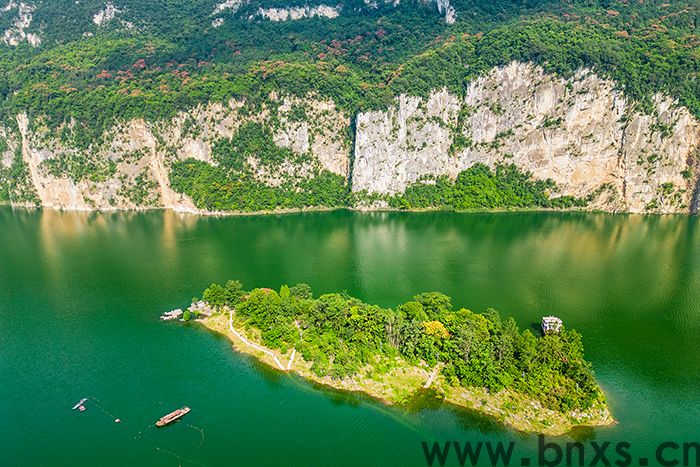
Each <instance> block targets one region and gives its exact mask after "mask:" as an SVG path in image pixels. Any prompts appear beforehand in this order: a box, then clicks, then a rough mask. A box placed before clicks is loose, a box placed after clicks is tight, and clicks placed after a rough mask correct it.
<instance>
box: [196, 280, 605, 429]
mask: <svg viewBox="0 0 700 467" xmlns="http://www.w3.org/2000/svg"><path fill="white" fill-rule="evenodd" d="M183 319H184V320H185V321H190V320H197V321H198V322H200V323H202V324H204V325H205V326H206V327H207V328H209V329H212V330H214V331H217V332H220V333H222V334H224V335H226V336H227V337H228V338H229V339H231V341H232V342H233V344H234V348H235V349H236V350H238V351H241V352H244V353H249V354H252V355H254V356H256V357H257V358H259V359H260V360H261V361H263V362H265V363H267V364H269V365H271V366H273V367H276V368H279V369H281V370H283V371H293V372H295V373H297V374H299V375H301V376H302V377H304V378H306V379H309V380H312V381H315V382H317V383H320V384H323V385H327V386H330V387H333V388H337V389H342V390H348V391H356V392H362V393H365V394H367V395H369V396H371V397H373V398H376V399H379V400H381V401H383V402H384V403H387V404H392V405H401V404H405V403H408V402H409V401H410V400H412V399H413V398H414V397H416V396H428V397H435V398H438V399H442V400H444V401H445V402H446V403H448V404H453V405H455V406H460V407H466V408H469V409H473V410H476V411H478V412H481V413H484V414H487V415H489V416H492V417H494V418H496V419H497V420H499V421H501V422H503V423H505V424H506V425H509V426H511V427H513V428H515V429H518V430H522V431H530V432H538V433H546V434H552V435H554V434H563V433H565V432H567V431H568V430H570V429H571V428H572V427H574V426H578V425H587V426H599V425H608V424H611V423H614V420H613V418H612V416H611V414H610V411H609V409H608V407H607V405H606V399H605V395H604V394H603V391H602V390H601V388H600V387H599V386H598V384H597V382H596V380H595V377H594V373H593V370H592V368H591V364H590V363H589V362H587V361H586V360H585V359H584V352H583V345H582V342H581V336H580V335H579V334H578V333H577V332H576V331H574V330H569V329H562V330H561V332H559V333H556V334H547V335H535V334H534V333H533V332H531V331H530V330H529V329H525V330H524V331H523V330H521V329H519V327H518V325H517V324H516V322H515V320H513V319H512V318H505V319H503V318H501V316H500V315H499V313H498V312H497V311H496V310H493V309H488V310H486V311H485V312H484V313H473V312H471V311H469V310H467V309H465V308H460V309H454V307H453V305H452V302H451V299H450V297H448V296H446V295H444V294H442V293H439V292H428V293H421V294H419V295H416V296H415V297H413V299H412V300H410V301H407V302H406V303H403V304H401V305H398V306H397V307H396V308H395V309H388V308H382V307H380V306H377V305H372V304H368V303H364V302H362V301H361V300H359V299H357V298H354V297H351V296H349V295H347V294H345V293H329V294H324V295H321V296H319V297H317V298H314V296H313V294H312V291H311V288H310V287H309V286H308V285H306V284H297V285H295V286H293V287H289V286H287V285H283V286H282V287H281V289H280V290H279V291H275V290H272V289H268V288H257V289H253V290H251V291H245V290H244V289H243V287H242V285H241V283H240V282H239V281H229V282H227V283H226V284H225V285H220V284H212V285H211V286H210V287H208V288H207V289H206V290H204V292H203V294H202V299H201V300H199V299H195V300H193V304H192V306H191V307H190V308H189V309H188V310H187V311H185V312H184V316H183Z"/></svg>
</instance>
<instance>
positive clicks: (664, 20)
mask: <svg viewBox="0 0 700 467" xmlns="http://www.w3.org/2000/svg"><path fill="white" fill-rule="evenodd" d="M49 3H50V4H47V3H42V4H40V5H39V6H38V7H37V8H36V10H35V12H34V20H33V23H32V24H34V25H36V27H38V30H37V34H39V35H40V36H43V39H42V42H41V45H39V46H38V47H33V46H30V45H29V44H27V43H26V42H20V43H19V45H17V46H14V47H13V46H7V45H5V46H2V53H0V98H2V100H3V103H2V105H1V106H0V110H2V113H3V115H5V117H6V118H12V117H14V115H15V114H16V113H17V112H20V111H27V112H28V113H29V114H30V115H45V116H47V117H49V118H50V123H52V124H55V125H57V124H59V123H61V122H64V121H67V120H68V119H70V118H74V119H76V120H77V121H78V122H82V123H84V125H76V126H75V127H74V130H73V134H71V135H68V136H69V137H71V138H73V139H74V140H75V142H76V143H81V144H83V145H85V146H87V145H89V144H90V143H91V142H93V141H94V138H95V137H96V135H97V134H98V132H101V131H102V130H103V129H104V128H105V127H106V126H109V125H112V124H113V123H114V121H115V120H120V119H128V118H133V117H138V116H144V117H147V118H148V119H151V120H158V119H163V118H168V117H172V116H173V115H174V113H175V112H177V111H178V110H181V109H184V108H188V107H191V106H193V105H195V104H196V103H199V102H203V101H209V100H214V101H226V100H228V99H230V98H232V97H239V98H247V99H251V100H253V101H263V100H265V99H266V96H268V95H269V93H270V92H271V91H273V90H275V91H278V92H281V93H290V94H297V95H304V94H307V93H308V92H311V91H313V92H317V93H318V94H320V95H323V96H327V97H330V98H332V99H333V100H334V101H335V102H336V103H338V104H339V105H340V106H341V107H343V108H345V109H347V110H348V111H350V112H351V113H353V112H357V111H358V110H364V109H369V108H377V107H381V106H384V105H386V104H387V103H389V102H390V101H391V98H392V97H393V96H394V95H396V94H399V93H409V94H416V95H424V94H426V93H428V92H429V91H430V90H432V89H436V88H441V87H445V86H446V87H448V88H450V89H451V90H453V91H455V92H457V93H461V92H463V91H464V89H465V88H466V86H467V84H468V83H469V81H470V80H471V79H473V78H474V77H475V76H478V75H479V74H481V73H483V72H484V71H486V70H488V69H489V68H491V67H493V66H495V65H502V64H505V63H508V62H509V61H511V60H516V59H517V60H522V61H532V62H535V63H538V64H540V65H542V66H544V67H545V68H546V69H547V70H549V71H555V72H558V73H561V74H569V73H572V72H573V71H575V70H577V69H578V68H580V67H583V66H587V67H593V68H595V69H596V70H597V71H598V72H599V73H601V74H603V75H606V76H610V77H612V78H614V79H615V80H617V82H618V83H619V84H620V86H621V87H623V88H624V89H625V90H626V92H627V93H628V94H629V95H631V96H633V97H634V98H636V99H638V101H639V102H640V103H641V104H642V105H643V106H645V105H646V106H647V107H648V103H649V101H650V98H651V96H652V95H653V93H654V92H657V91H663V92H666V93H668V94H670V95H672V96H674V97H676V98H678V99H679V101H680V102H681V103H682V104H684V105H686V106H688V107H689V108H690V109H691V110H692V111H693V112H694V113H695V114H696V115H700V97H699V96H700V81H699V80H698V71H699V68H700V52H699V50H700V47H698V45H699V44H700V42H699V39H698V36H697V31H696V27H697V21H698V10H697V4H696V2H693V1H687V0H681V1H670V2H661V1H649V2H644V3H639V2H617V1H613V0H574V1H567V2H564V1H555V0H539V1H538V0H528V1H518V0H497V1H494V2H487V4H484V2H475V1H471V0H463V1H460V2H456V3H454V4H453V6H454V8H455V9H456V11H457V15H456V22H455V23H454V24H450V25H448V24H445V21H444V18H442V17H441V16H440V15H439V14H438V12H437V11H436V6H435V4H433V3H427V4H423V3H421V2H406V3H401V4H400V5H398V6H397V7H393V6H391V5H390V4H384V5H381V6H378V7H377V8H376V9H371V8H367V7H366V5H365V4H364V3H363V2H357V4H355V3H353V2H349V3H347V4H344V5H343V10H342V13H343V14H341V15H340V16H338V17H337V18H333V19H329V18H309V19H302V20H298V21H284V22H272V21H267V20H262V19H256V17H255V16H253V17H251V16H250V14H252V12H254V11H255V10H256V9H257V8H258V7H259V6H261V5H262V6H266V7H268V6H280V5H286V6H290V5H294V4H295V3H294V2H281V1H273V2H269V4H268V3H265V4H264V5H263V4H260V3H248V2H242V3H243V6H242V7H241V8H242V9H241V10H240V11H237V12H235V13H234V12H233V11H229V10H225V11H222V13H221V15H219V16H221V19H222V20H223V21H224V22H223V24H222V25H221V26H220V27H216V28H215V27H213V26H212V24H211V22H212V18H213V17H214V16H216V15H214V16H212V15H213V13H212V12H214V11H216V3H215V2H212V1H204V0H199V1H195V2H183V1H182V0H167V1H161V2H158V5H157V6H155V5H153V4H150V3H143V2H135V1H124V2H122V3H119V4H117V5H115V7H116V8H117V9H118V13H116V15H115V19H113V20H112V21H110V22H109V23H107V24H103V25H100V26H96V25H95V24H93V22H92V21H91V19H92V16H91V14H90V12H97V11H98V10H99V9H100V8H102V7H103V5H104V4H103V3H101V2H96V1H86V2H80V4H79V5H76V6H74V5H73V3H74V2H49ZM63 3H66V5H62V4H63ZM117 3H118V2H117ZM68 4H70V6H69V5H68ZM13 11H14V10H10V11H8V12H5V13H2V15H0V17H1V18H6V19H7V18H10V16H9V15H11V14H12V12H13ZM248 13H250V14H248ZM93 14H94V13H93ZM5 26H8V25H7V24H6V25H5ZM127 26H128V27H127ZM84 132H88V133H90V132H91V133H92V134H83V133H84Z"/></svg>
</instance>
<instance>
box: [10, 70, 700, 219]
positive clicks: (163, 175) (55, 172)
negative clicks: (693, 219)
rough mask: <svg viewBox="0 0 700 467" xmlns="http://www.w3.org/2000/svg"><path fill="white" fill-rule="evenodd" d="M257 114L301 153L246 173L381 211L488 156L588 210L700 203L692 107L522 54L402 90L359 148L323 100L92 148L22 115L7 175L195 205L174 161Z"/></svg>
mask: <svg viewBox="0 0 700 467" xmlns="http://www.w3.org/2000/svg"><path fill="white" fill-rule="evenodd" d="M251 122H255V123H256V124H259V125H262V126H264V127H265V128H267V129H269V130H270V132H271V134H272V139H273V141H272V142H271V143H270V144H274V145H276V146H278V147H282V148H288V149H289V150H290V151H291V152H290V154H294V155H296V156H294V157H289V158H288V159H287V160H285V161H282V162H281V163H276V164H270V163H268V161H266V160H263V159H260V158H256V157H255V156H249V157H248V158H247V159H246V160H245V161H244V164H243V166H244V170H245V171H247V172H248V173H250V174H252V176H253V177H254V179H255V180H256V181H257V183H260V184H263V185H267V186H271V187H275V186H280V185H282V184H286V183H288V182H290V181H292V182H294V181H299V180H305V179H309V178H313V177H314V176H316V175H317V174H318V173H319V170H322V171H327V172H330V173H332V174H337V175H340V176H342V177H344V178H345V179H347V180H349V181H350V182H351V187H352V190H353V191H354V192H358V193H367V194H376V195H378V196H376V197H375V198H373V199H374V201H373V202H372V204H369V205H365V206H358V207H370V208H371V207H382V206H383V205H384V204H383V203H382V201H381V199H382V197H384V198H385V197H386V196H389V195H393V194H397V193H401V192H402V191H403V190H405V189H406V187H408V186H411V185H412V184H416V183H429V180H426V177H430V176H437V175H447V176H448V177H450V178H453V179H454V178H455V177H456V176H457V174H459V172H460V171H463V170H465V169H467V168H469V167H470V166H472V165H474V164H475V163H478V162H481V163H484V164H487V165H490V166H495V165H497V164H511V163H512V164H515V165H517V166H518V167H519V168H520V169H521V170H523V171H529V172H532V174H533V176H534V178H536V179H552V180H553V181H554V182H555V183H556V184H557V190H558V192H557V195H571V196H575V197H577V198H588V199H590V200H591V203H590V204H589V207H590V208H591V209H602V210H607V211H628V212H663V213H669V212H688V211H690V210H691V209H692V207H693V204H694V202H695V201H696V200H695V198H694V193H695V192H696V189H695V187H696V184H697V180H698V172H699V170H698V160H699V159H700V151H699V148H700V123H699V122H698V121H697V120H696V119H695V118H694V117H693V116H692V115H691V114H690V113H689V112H688V111H687V110H686V109H684V108H682V107H679V106H678V105H676V104H675V103H674V102H672V101H671V100H669V99H668V98H666V97H663V96H660V95H659V96H655V97H654V108H653V111H652V112H646V113H644V112H641V111H640V110H638V109H637V105H636V104H635V103H634V102H632V101H630V100H628V99H626V98H625V96H624V95H623V93H622V92H621V91H619V90H618V89H616V88H615V85H614V83H613V82H610V81H607V80H604V79H602V78H600V77H599V76H597V75H595V74H594V73H592V72H591V71H588V70H582V71H580V72H579V73H577V74H576V75H575V76H573V77H571V78H570V79H564V78H561V77H557V76H554V75H549V74H546V73H545V72H544V71H543V70H542V69H541V68H538V67H535V66H532V65H528V64H522V63H512V64H510V65H509V66H506V67H503V68H497V69H494V70H492V71H491V72H490V73H488V74H487V75H486V76H483V77H482V78H480V79H478V80H475V81H474V82H472V83H471V85H470V86H469V88H468V90H467V92H466V93H465V95H464V96H457V95H454V94H451V93H449V92H448V91H446V90H436V91H434V92H433V93H432V94H431V95H430V96H428V97H426V98H418V97H409V96H399V97H397V99H396V101H395V104H394V105H393V106H391V107H390V108H388V109H385V110H381V111H373V112H366V113H361V114H359V115H356V116H355V126H354V140H355V142H354V151H353V147H352V143H351V140H352V136H351V135H352V131H351V124H350V123H351V116H350V115H347V114H346V113H344V112H343V111H341V110H339V109H338V108H337V107H336V106H335V104H334V103H333V102H331V101H328V100H323V99H320V98H318V97H316V96H308V97H307V98H305V99H299V98H290V97H279V96H276V95H273V96H270V98H269V99H268V101H267V102H265V103H263V104H260V103H257V104H255V105H254V104H251V103H247V102H245V101H235V100H233V101H230V102H228V103H227V104H226V105H222V104H210V105H208V106H202V107H197V108H194V109H191V110H190V111H188V112H186V113H182V114H180V115H178V116H177V117H176V118H174V119H172V120H170V121H167V122H159V123H153V122H145V121H142V120H135V121H129V122H122V123H120V124H118V125H116V126H115V127H114V128H112V129H111V130H109V131H108V132H107V133H105V134H103V135H102V137H101V138H100V141H95V142H93V143H92V144H91V145H90V147H89V148H87V149H80V148H78V147H76V145H75V144H73V143H72V142H71V141H72V140H71V138H70V135H71V134H72V131H73V129H74V128H73V126H74V125H75V124H74V123H73V124H66V125H64V126H63V127H61V128H58V129H56V128H49V127H48V126H46V125H45V124H43V122H42V119H41V118H35V119H29V118H28V117H27V116H26V115H23V114H21V115H18V116H17V121H16V126H14V125H10V126H6V127H4V128H0V139H1V140H3V141H4V144H3V145H2V147H0V175H2V174H7V173H9V171H11V170H13V171H14V172H13V173H15V175H14V177H15V178H14V179H13V183H14V184H15V186H11V187H10V189H9V194H10V201H13V202H17V201H18V199H23V200H27V199H28V198H27V196H28V195H27V193H30V192H33V193H35V197H36V198H38V201H39V203H40V204H42V205H44V206H47V207H53V208H66V209H134V208H146V207H166V208H172V209H177V210H186V211H199V210H200V209H198V208H197V206H195V204H194V203H193V202H192V201H191V200H190V199H189V198H188V197H187V196H186V195H185V194H183V193H178V192H176V191H175V190H173V189H172V187H171V184H170V168H171V166H172V164H173V163H175V162H177V161H182V160H186V159H196V160H199V161H203V162H205V163H207V164H210V165H211V166H214V167H215V166H217V165H218V164H219V162H218V160H217V158H216V157H213V154H212V151H213V148H214V147H215V146H216V144H217V143H218V142H221V141H225V140H230V139H231V138H232V137H233V136H235V135H236V134H237V132H238V130H239V129H240V128H241V126H242V125H244V124H247V123H251ZM297 156H299V157H297ZM23 171H24V172H23ZM17 173H19V174H20V175H17ZM1 185H2V180H0V188H2V186H1ZM21 195H22V196H24V197H23V198H22V197H21ZM13 196H14V197H13ZM377 199H379V201H376V200H377Z"/></svg>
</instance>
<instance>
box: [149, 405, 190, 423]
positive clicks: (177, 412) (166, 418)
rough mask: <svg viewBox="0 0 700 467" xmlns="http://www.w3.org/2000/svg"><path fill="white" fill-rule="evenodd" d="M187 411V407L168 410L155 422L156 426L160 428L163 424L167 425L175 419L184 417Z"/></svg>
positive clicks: (188, 409)
mask: <svg viewBox="0 0 700 467" xmlns="http://www.w3.org/2000/svg"><path fill="white" fill-rule="evenodd" d="M189 411H190V408H189V407H183V408H181V409H177V410H174V411H172V412H170V413H169V414H168V415H165V416H163V417H161V418H160V419H159V420H158V421H157V422H156V426H157V427H159V428H160V427H163V426H165V425H168V424H170V423H172V422H174V421H175V420H177V419H179V418H182V417H184V416H185V415H187V414H188V413H189Z"/></svg>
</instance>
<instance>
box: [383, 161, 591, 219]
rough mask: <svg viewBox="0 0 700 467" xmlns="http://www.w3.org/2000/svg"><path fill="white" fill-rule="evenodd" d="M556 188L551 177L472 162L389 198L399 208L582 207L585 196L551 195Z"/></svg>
mask: <svg viewBox="0 0 700 467" xmlns="http://www.w3.org/2000/svg"><path fill="white" fill-rule="evenodd" d="M555 189H556V185H555V183H554V182H553V181H551V180H544V181H543V180H533V179H532V176H531V174H529V173H523V172H520V170H518V168H517V167H516V166H515V165H512V164H511V165H499V166H497V167H496V170H495V171H492V170H491V169H490V168H489V167H487V166H486V165H484V164H475V165H473V166H472V167H470V168H468V169H467V170H465V171H463V172H461V173H460V174H459V175H458V176H457V180H455V181H454V182H452V181H450V180H449V179H448V178H447V177H446V176H440V177H437V178H426V179H424V180H421V181H418V182H416V183H414V184H412V185H410V186H408V187H407V188H406V190H405V191H404V192H403V193H402V194H400V195H396V196H393V197H392V198H391V199H390V200H389V205H390V206H392V207H395V208H399V209H416V208H442V209H458V210H469V209H497V208H531V207H532V208H534V207H536V208H570V207H584V206H586V205H587V204H588V202H589V200H588V199H579V198H574V197H572V196H562V197H555V198H552V197H550V194H549V193H550V192H551V191H554V190H555Z"/></svg>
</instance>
